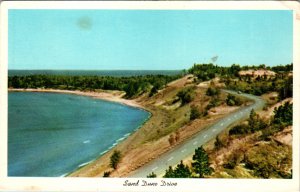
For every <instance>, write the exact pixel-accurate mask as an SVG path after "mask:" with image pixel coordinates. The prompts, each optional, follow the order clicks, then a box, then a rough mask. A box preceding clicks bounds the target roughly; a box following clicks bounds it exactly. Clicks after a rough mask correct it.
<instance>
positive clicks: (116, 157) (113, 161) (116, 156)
mask: <svg viewBox="0 0 300 192" xmlns="http://www.w3.org/2000/svg"><path fill="white" fill-rule="evenodd" d="M120 160H121V152H120V151H118V150H115V151H114V152H113V154H112V155H111V157H110V166H111V167H112V168H114V169H117V167H118V164H119V162H120Z"/></svg>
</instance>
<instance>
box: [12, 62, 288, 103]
mask: <svg viewBox="0 0 300 192" xmlns="http://www.w3.org/2000/svg"><path fill="white" fill-rule="evenodd" d="M250 69H252V70H258V69H264V70H270V71H273V72H275V75H274V76H267V75H266V74H263V75H260V76H251V75H249V74H247V75H243V76H241V75H240V74H239V72H240V71H242V70H250ZM292 70H293V64H287V65H280V66H274V67H269V66H265V65H259V66H240V65H238V64H233V65H231V66H230V67H224V66H218V65H214V64H211V63H210V64H194V65H193V66H192V67H191V68H190V69H188V70H187V71H186V70H184V73H182V74H179V75H141V76H130V77H112V76H82V75H78V76H69V75H24V76H9V77H8V87H9V88H51V89H63V90H81V91H95V90H97V89H103V90H120V91H125V92H126V95H125V97H126V98H133V97H136V96H138V95H141V94H143V93H148V95H149V96H150V97H151V96H152V95H154V94H155V93H156V92H157V91H158V90H159V89H162V88H164V87H165V86H166V84H167V83H169V82H171V81H173V80H175V79H178V78H180V77H182V76H183V75H184V74H186V73H189V74H193V75H195V76H196V77H197V81H198V82H203V81H208V80H211V79H213V78H215V77H219V78H220V80H221V82H224V83H225V86H226V87H225V88H226V89H231V90H236V91H241V92H245V93H250V94H254V95H262V94H264V93H268V92H272V91H276V92H278V93H279V97H280V99H281V100H282V99H284V98H287V97H292V93H293V76H292V75H289V73H290V72H291V71H292Z"/></svg>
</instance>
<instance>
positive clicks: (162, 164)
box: [129, 90, 265, 178]
mask: <svg viewBox="0 0 300 192" xmlns="http://www.w3.org/2000/svg"><path fill="white" fill-rule="evenodd" d="M223 91H225V92H227V93H231V94H238V93H237V92H235V91H229V90H223ZM238 95H239V96H243V97H245V98H248V99H251V100H253V101H254V103H253V104H251V105H249V106H245V107H242V108H241V109H239V110H238V111H235V112H233V113H231V114H229V115H228V116H226V117H224V118H222V119H221V120H219V121H218V122H217V123H215V124H213V125H211V126H209V127H207V128H206V129H204V130H203V131H200V132H199V133H197V134H196V135H194V136H193V137H192V138H191V139H188V140H187V141H185V142H183V143H182V144H179V145H178V146H175V147H174V148H173V149H172V150H170V151H168V152H166V153H165V154H163V155H161V156H160V157H159V158H157V159H155V160H153V161H150V162H149V163H147V164H145V165H144V166H142V167H140V168H138V169H136V170H135V171H133V172H132V173H131V174H130V175H129V177H133V178H140V177H142V178H145V177H146V176H147V175H148V174H150V173H152V172H154V173H155V174H156V175H158V176H159V175H163V174H164V173H165V171H166V169H168V167H169V166H170V165H171V166H173V165H176V164H178V163H179V162H180V161H181V160H182V159H184V158H186V157H188V156H191V155H193V154H194V152H195V149H196V148H198V147H199V146H201V145H203V144H205V143H206V142H208V141H209V140H211V139H213V138H215V137H216V136H217V135H218V134H219V133H220V132H221V131H223V130H224V129H226V128H227V127H228V126H229V125H231V124H232V123H235V122H238V121H241V120H244V119H246V118H248V117H249V114H250V111H251V110H252V109H254V110H260V109H262V108H263V106H264V105H265V101H264V100H263V99H261V98H260V97H257V96H254V95H250V94H245V93H240V94H238Z"/></svg>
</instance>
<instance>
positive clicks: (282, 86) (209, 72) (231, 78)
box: [188, 64, 293, 100]
mask: <svg viewBox="0 0 300 192" xmlns="http://www.w3.org/2000/svg"><path fill="white" fill-rule="evenodd" d="M249 69H253V70H258V69H265V70H270V71H274V72H275V73H276V74H275V75H274V76H268V75H267V74H262V75H256V76H254V75H250V74H248V75H243V76H240V75H239V72H240V71H242V70H249ZM292 70H293V64H288V65H280V66H274V67H269V66H266V65H264V64H263V65H259V66H240V65H237V64H233V65H231V66H230V67H222V66H217V65H213V64H194V66H193V67H192V68H190V69H189V70H188V72H189V73H191V74H194V75H195V76H196V77H197V79H198V81H199V82H201V81H208V80H211V79H213V78H215V77H220V78H221V81H222V82H224V83H225V85H226V88H227V89H231V90H236V91H242V92H245V93H250V94H254V95H262V94H264V93H269V92H273V91H275V92H278V93H279V99H280V100H283V99H285V98H287V97H292V96H293V76H292V75H290V74H289V73H290V72H291V71H292Z"/></svg>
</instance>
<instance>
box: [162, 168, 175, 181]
mask: <svg viewBox="0 0 300 192" xmlns="http://www.w3.org/2000/svg"><path fill="white" fill-rule="evenodd" d="M163 177H164V178H175V173H174V170H173V168H172V167H171V166H169V169H167V170H166V173H165V175H164V176H163Z"/></svg>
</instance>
